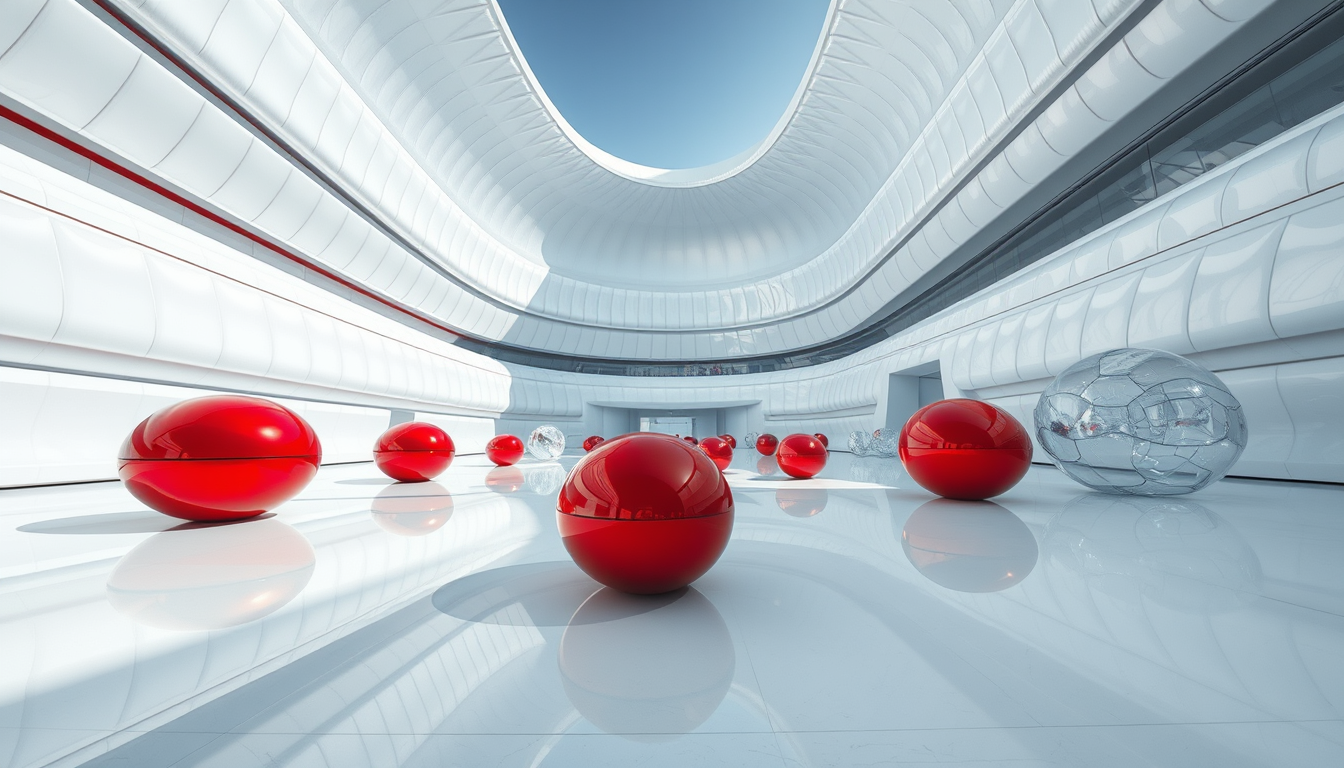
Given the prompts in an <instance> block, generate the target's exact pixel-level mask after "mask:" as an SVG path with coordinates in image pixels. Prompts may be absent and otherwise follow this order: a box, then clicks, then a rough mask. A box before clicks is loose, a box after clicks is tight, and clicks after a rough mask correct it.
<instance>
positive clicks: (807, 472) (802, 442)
mask: <svg viewBox="0 0 1344 768" xmlns="http://www.w3.org/2000/svg"><path fill="white" fill-rule="evenodd" d="M775 460H776V461H778V462H779V468H780V469H781V470H783V471H784V474H786V475H788V476H789V477H797V478H801V479H807V478H809V477H812V476H814V475H816V474H817V473H818V472H820V471H821V470H822V469H823V468H825V466H826V446H824V445H822V444H821V441H820V440H818V439H817V438H816V437H815V436H813V435H789V436H788V437H785V438H784V439H783V440H780V441H779V448H778V449H777V450H776V451H775Z"/></svg>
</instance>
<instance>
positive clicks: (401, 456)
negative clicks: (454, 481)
mask: <svg viewBox="0 0 1344 768" xmlns="http://www.w3.org/2000/svg"><path fill="white" fill-rule="evenodd" d="M456 453H457V447H456V446H455V445H453V439H452V438H451V437H449V436H448V433H447V432H444V431H443V429H442V428H441V427H438V426H436V425H434V424H427V423H425V422H423V421H408V422H406V423H404V424H397V425H395V426H393V427H390V428H389V429H388V430H387V431H386V432H384V433H383V434H382V435H381V436H380V437H379V438H378V442H377V443H376V444H375V445H374V447H373V461H374V463H375V464H377V465H378V469H380V470H382V473H383V474H385V475H387V476H388V477H390V478H392V479H393V480H398V481H400V482H403V483H423V482H426V481H428V480H433V479H434V478H435V477H438V476H439V475H440V474H442V473H443V471H444V470H445V469H447V468H448V465H449V464H452V463H453V456H454V455H455V454H456Z"/></svg>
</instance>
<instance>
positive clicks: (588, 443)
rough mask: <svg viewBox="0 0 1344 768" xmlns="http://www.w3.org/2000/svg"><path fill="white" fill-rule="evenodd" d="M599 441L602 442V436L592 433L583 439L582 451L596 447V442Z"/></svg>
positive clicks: (585, 451)
mask: <svg viewBox="0 0 1344 768" xmlns="http://www.w3.org/2000/svg"><path fill="white" fill-rule="evenodd" d="M601 442H602V438H601V437H600V436H598V435H592V436H591V437H589V438H588V439H587V440H584V441H583V452H584V453H587V452H589V451H591V450H593V449H594V448H596V447H597V446H598V444H599V443H601Z"/></svg>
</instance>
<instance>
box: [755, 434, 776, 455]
mask: <svg viewBox="0 0 1344 768" xmlns="http://www.w3.org/2000/svg"><path fill="white" fill-rule="evenodd" d="M778 447H779V438H777V437H775V436H774V435H772V434H770V433H769V432H766V433H765V434H763V435H761V436H760V437H758V438H756V450H758V451H760V452H761V455H762V456H773V455H774V454H775V449H776V448H778Z"/></svg>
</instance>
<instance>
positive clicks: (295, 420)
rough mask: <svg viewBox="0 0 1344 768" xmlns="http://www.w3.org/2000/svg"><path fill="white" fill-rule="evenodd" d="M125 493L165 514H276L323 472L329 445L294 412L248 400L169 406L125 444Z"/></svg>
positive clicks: (203, 517) (223, 398)
mask: <svg viewBox="0 0 1344 768" xmlns="http://www.w3.org/2000/svg"><path fill="white" fill-rule="evenodd" d="M119 458H120V461H119V462H118V467H117V473H118V474H119V475H120V476H121V480H122V482H123V483H124V484H125V485H126V490H128V491H130V492H131V495H132V496H134V497H135V498H137V499H139V500H140V501H142V502H143V503H144V504H145V505H147V506H149V507H150V508H151V509H154V510H156V511H158V512H162V513H163V514H165V515H170V516H172V517H177V518H181V519H183V520H194V521H198V522H215V521H219V520H240V519H243V518H247V517H256V516H257V515H260V514H261V513H263V512H266V511H267V510H269V509H273V508H275V507H277V506H279V505H280V504H283V503H284V502H285V501H288V500H289V499H290V498H292V497H293V496H294V494H296V493H298V492H299V491H301V490H303V488H304V486H306V485H308V482H309V481H310V480H312V479H313V476H314V475H316V474H317V467H318V465H319V464H321V463H322V444H321V443H320V442H319V441H318V439H317V433H315V432H314V431H313V428H312V427H311V426H309V425H308V422H306V421H304V420H303V418H302V417H300V416H299V415H298V414H297V413H294V412H293V411H291V410H289V409H288V408H286V407H284V406H282V405H280V404H278V403H273V402H271V401H269V400H263V399H261V398H259V397H246V396H243V395H216V396H211V397H200V398H196V399H194V400H186V401H183V402H180V403H177V404H175V405H170V406H168V407H167V408H164V409H163V410H161V411H158V412H157V413H155V414H153V415H152V416H150V417H149V418H147V419H145V420H144V421H142V422H140V424H139V425H138V426H136V428H135V429H134V430H132V431H131V434H130V436H129V437H127V438H126V442H125V443H123V444H122V446H121V453H120V457H119Z"/></svg>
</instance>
